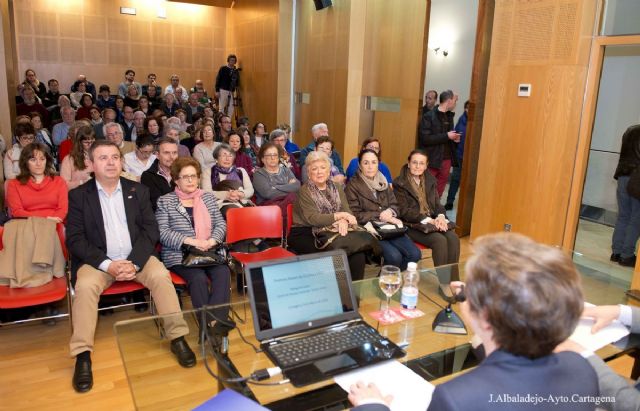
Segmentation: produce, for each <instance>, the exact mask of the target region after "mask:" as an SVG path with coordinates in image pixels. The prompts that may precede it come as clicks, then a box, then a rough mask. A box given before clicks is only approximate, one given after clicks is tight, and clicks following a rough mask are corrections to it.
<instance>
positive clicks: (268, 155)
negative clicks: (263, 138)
mask: <svg viewBox="0 0 640 411" xmlns="http://www.w3.org/2000/svg"><path fill="white" fill-rule="evenodd" d="M263 157H270V158H274V157H278V155H277V154H265V155H264V156H263Z"/></svg>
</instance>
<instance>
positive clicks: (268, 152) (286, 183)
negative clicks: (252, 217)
mask: <svg viewBox="0 0 640 411" xmlns="http://www.w3.org/2000/svg"><path fill="white" fill-rule="evenodd" d="M258 155H259V156H260V162H261V163H262V167H261V168H259V169H257V170H256V172H255V174H254V175H253V187H254V189H255V190H256V203H257V204H258V205H272V204H275V205H277V206H279V207H280V209H281V210H282V218H283V219H284V221H285V222H286V221H287V220H286V216H287V205H289V204H293V202H294V201H295V199H296V193H297V192H298V190H299V189H300V181H298V179H297V178H296V176H294V175H293V173H292V172H291V170H290V169H289V168H287V167H286V166H285V165H283V164H282V163H280V156H281V155H282V148H281V147H280V146H278V145H276V144H274V143H264V144H263V145H262V147H260V152H259V153H258ZM285 224H286V223H285Z"/></svg>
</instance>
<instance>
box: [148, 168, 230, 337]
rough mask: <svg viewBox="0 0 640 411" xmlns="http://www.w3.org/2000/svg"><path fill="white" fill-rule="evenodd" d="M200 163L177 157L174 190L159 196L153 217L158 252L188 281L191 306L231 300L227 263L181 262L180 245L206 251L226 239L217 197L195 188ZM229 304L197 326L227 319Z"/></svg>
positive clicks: (216, 310)
mask: <svg viewBox="0 0 640 411" xmlns="http://www.w3.org/2000/svg"><path fill="white" fill-rule="evenodd" d="M200 170H201V168H200V163H198V161H196V160H194V159H193V158H190V157H180V158H178V159H176V160H175V161H174V162H173V164H172V165H171V178H172V180H173V181H175V183H176V188H175V190H174V191H172V192H170V193H168V194H165V195H163V196H162V197H160V198H159V199H158V203H157V204H158V208H157V210H156V219H157V220H158V228H159V229H160V243H161V244H162V251H161V253H160V255H161V258H162V262H163V263H164V265H165V266H166V267H168V268H169V270H171V271H173V272H175V273H176V274H178V275H179V276H181V277H182V278H184V279H185V280H186V281H187V287H188V288H189V295H190V296H191V302H192V304H193V308H200V307H202V306H205V305H220V304H226V303H228V302H229V301H230V298H231V294H230V289H229V287H230V278H229V277H230V275H231V274H230V271H229V267H228V266H227V265H215V266H212V267H186V266H184V265H183V264H182V258H183V252H182V250H183V247H184V246H191V247H195V248H197V249H198V250H201V251H206V250H209V249H211V248H212V247H215V246H217V245H218V244H221V243H223V242H224V240H225V236H226V231H227V225H226V223H225V221H224V218H222V215H221V214H220V211H219V210H218V205H217V199H216V197H215V196H214V195H213V194H212V193H209V192H205V191H203V190H200V189H199V188H198V183H199V181H200V174H201V173H200ZM228 310H229V309H228V307H225V308H219V309H213V310H211V311H210V312H211V313H212V314H213V315H212V317H213V318H210V319H209V320H207V321H206V323H204V324H203V323H202V322H201V317H200V316H198V322H200V328H201V329H202V328H206V329H208V328H209V327H210V326H211V325H212V321H210V320H213V322H216V323H217V321H218V320H223V321H224V320H226V319H227V314H228Z"/></svg>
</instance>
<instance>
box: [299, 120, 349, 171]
mask: <svg viewBox="0 0 640 411" xmlns="http://www.w3.org/2000/svg"><path fill="white" fill-rule="evenodd" d="M322 136H329V127H328V126H327V125H326V124H325V123H318V124H315V125H314V126H313V127H311V137H312V138H313V140H312V141H311V143H309V145H308V146H306V147H305V148H303V149H302V150H300V167H304V162H305V161H306V159H307V155H308V154H309V153H310V152H312V151H315V150H316V140H317V139H318V137H322ZM331 160H333V165H334V166H336V167H337V168H338V170H339V171H340V174H344V168H343V167H342V160H341V159H340V155H339V154H338V152H337V151H336V150H333V151H332V152H331Z"/></svg>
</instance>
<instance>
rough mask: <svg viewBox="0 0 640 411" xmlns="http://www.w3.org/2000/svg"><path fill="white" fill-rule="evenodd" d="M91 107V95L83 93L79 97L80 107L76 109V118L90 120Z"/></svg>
mask: <svg viewBox="0 0 640 411" xmlns="http://www.w3.org/2000/svg"><path fill="white" fill-rule="evenodd" d="M92 107H93V96H91V94H89V93H84V94H83V95H82V97H80V107H78V110H77V111H76V120H91V108H92Z"/></svg>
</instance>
